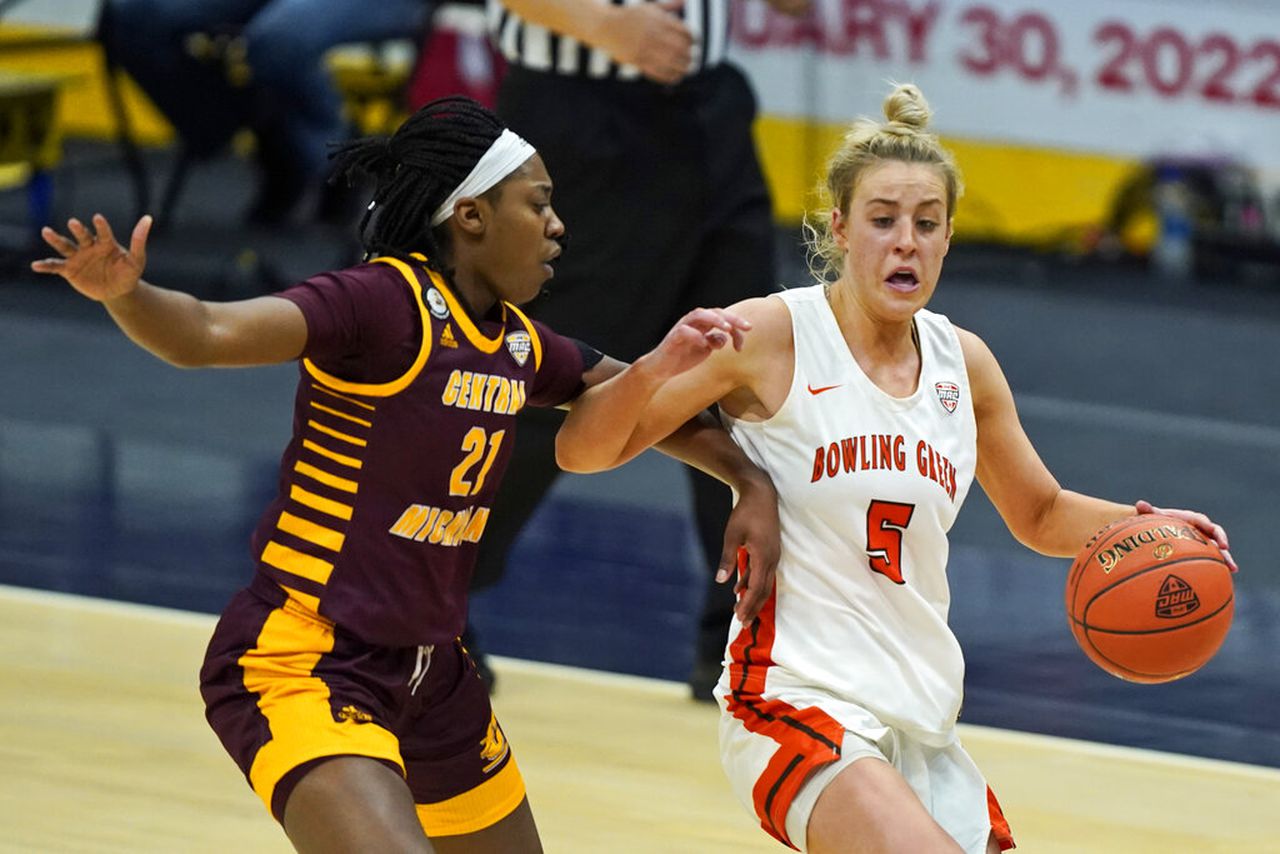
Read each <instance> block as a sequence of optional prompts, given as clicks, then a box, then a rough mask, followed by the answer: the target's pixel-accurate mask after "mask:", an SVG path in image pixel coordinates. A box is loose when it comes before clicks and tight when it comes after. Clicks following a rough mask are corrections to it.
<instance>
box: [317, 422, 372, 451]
mask: <svg viewBox="0 0 1280 854" xmlns="http://www.w3.org/2000/svg"><path fill="white" fill-rule="evenodd" d="M307 426H308V427H310V428H312V429H313V430H319V431H320V432H321V433H324V434H325V435H326V436H332V437H333V438H335V439H341V440H342V441H344V442H350V443H351V444H352V445H359V446H360V447H361V448H363V447H365V446H366V445H368V444H369V443H368V442H366V441H365V440H364V439H361V438H360V437H359V436H352V435H351V434H350V433H343V432H342V431H341V430H334V429H333V428H332V427H326V426H324V425H323V424H321V423H320V422H319V421H308V422H307Z"/></svg>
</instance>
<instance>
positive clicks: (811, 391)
mask: <svg viewBox="0 0 1280 854" xmlns="http://www.w3.org/2000/svg"><path fill="white" fill-rule="evenodd" d="M842 385H844V383H836V384H835V385H824V386H820V387H818V388H814V387H813V386H812V385H811V386H809V394H822V393H823V392H824V391H831V389H833V388H840V386H842Z"/></svg>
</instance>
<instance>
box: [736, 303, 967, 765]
mask: <svg viewBox="0 0 1280 854" xmlns="http://www.w3.org/2000/svg"><path fill="white" fill-rule="evenodd" d="M777 296H778V297H779V298H780V299H782V300H783V302H785V303H786V304H787V307H788V308H789V309H790V312H791V324H792V330H793V332H794V335H795V370H794V376H793V378H792V381H791V389H790V391H789V392H788V394H787V398H786V400H785V401H784V402H783V404H782V406H781V407H780V408H779V409H778V411H777V412H776V413H775V414H774V415H773V417H771V418H769V419H768V420H767V421H763V422H751V421H742V420H738V419H734V418H731V417H729V416H725V422H726V426H727V427H728V430H729V432H730V434H731V435H732V436H733V438H734V440H735V441H736V442H737V443H738V444H739V445H740V446H741V447H742V448H743V449H744V450H745V451H746V453H747V455H748V456H749V457H750V458H751V459H752V460H753V461H754V462H755V463H756V465H758V466H760V467H761V468H762V469H764V470H765V471H767V472H768V473H769V475H770V476H771V477H772V478H773V483H774V485H775V486H776V488H777V490H778V494H779V512H780V517H781V522H782V556H781V560H780V561H779V564H778V570H777V598H776V603H775V604H774V606H773V608H772V609H771V613H766V614H765V615H763V616H762V620H768V619H770V618H771V619H772V620H773V625H772V626H768V625H764V626H756V627H755V628H754V632H755V633H757V635H759V636H760V637H766V636H767V639H768V640H769V641H770V642H771V643H772V649H771V650H770V651H769V652H768V655H767V658H766V662H767V671H766V674H765V678H764V683H763V684H764V689H763V691H762V692H761V694H762V696H765V697H778V698H782V699H784V700H785V699H786V698H787V697H788V696H791V697H795V698H796V699H799V698H800V697H803V696H806V695H808V696H813V694H814V692H815V691H816V692H817V694H818V696H819V697H820V698H822V700H821V701H820V705H821V706H822V708H824V709H826V710H827V711H828V712H829V713H830V714H832V715H833V716H834V717H835V718H836V719H837V720H842V718H841V714H840V711H841V703H840V701H842V700H843V701H847V702H849V703H854V704H857V705H858V706H861V707H864V708H865V709H867V710H869V711H871V712H873V713H874V714H875V715H876V716H877V717H878V718H879V719H880V721H882V722H883V723H885V724H887V725H890V726H894V727H898V728H901V729H903V730H906V731H908V732H910V733H912V734H913V735H915V736H916V737H917V738H919V739H921V740H922V741H924V742H925V743H932V744H937V745H939V746H941V745H942V744H945V743H947V742H949V741H950V740H952V739H953V738H954V736H953V735H952V733H953V731H954V723H955V719H956V715H957V714H958V712H959V709H960V699H961V692H962V682H963V677H964V661H963V659H962V657H961V653H960V646H959V644H958V643H957V641H956V639H955V636H954V635H953V634H952V632H951V629H950V628H949V627H948V625H947V610H948V607H949V605H950V591H949V589H948V585H947V575H946V566H947V552H948V544H947V531H948V530H949V529H950V528H951V525H952V523H953V522H954V521H955V518H956V514H957V512H959V509H960V505H961V503H962V502H963V501H964V498H965V495H966V494H967V493H968V490H969V485H970V484H971V483H972V481H973V476H974V466H975V463H976V459H977V445H976V443H977V431H976V428H975V424H974V417H973V407H972V404H971V398H970V393H969V381H968V374H967V373H966V371H965V364H964V358H963V355H962V354H961V350H960V341H959V338H958V337H957V336H956V332H955V329H954V328H953V327H952V326H951V323H950V321H948V320H947V319H946V318H945V317H943V316H942V315H940V314H934V313H933V312H930V311H926V310H923V309H922V310H920V311H919V312H917V314H916V315H915V325H916V330H917V333H918V336H919V341H920V354H921V371H920V382H919V386H918V387H917V388H916V390H915V393H914V394H912V395H910V396H909V397H905V398H897V397H893V396H891V395H889V394H888V393H886V392H885V391H883V390H881V389H880V388H879V387H878V386H876V385H875V384H874V383H872V382H871V380H870V379H869V378H868V377H867V376H866V374H864V373H863V371H862V369H861V368H860V367H859V366H858V363H857V362H856V361H855V360H854V358H853V355H852V354H851V353H850V352H849V348H848V346H847V345H846V344H845V341H844V338H843V336H842V335H841V332H840V328H839V326H838V325H837V323H836V318H835V315H834V314H833V313H832V311H831V307H830V306H829V305H828V303H827V300H826V298H825V296H824V294H823V289H822V287H821V286H814V287H808V288H798V289H794V290H790V291H786V292H783V293H781V294H778V295H777ZM766 610H767V611H768V610H769V609H766ZM742 628H743V627H742V625H741V624H740V623H738V622H737V621H736V620H735V621H734V624H733V629H732V631H731V635H730V637H731V641H732V640H733V639H734V638H737V637H739V633H740V632H741V631H742ZM748 631H752V630H751V629H749V630H748ZM770 631H772V635H771V636H770V635H769V632H770ZM744 637H745V636H744ZM739 642H740V643H741V641H739ZM762 642H763V641H761V640H759V639H758V638H757V639H755V640H752V643H756V644H758V643H762ZM732 650H733V645H732V644H731V646H730V654H731V655H732ZM757 654H758V652H757ZM730 681H731V678H730V672H729V671H728V670H726V672H725V675H724V676H723V677H722V679H721V685H720V689H721V690H720V691H718V693H719V694H721V695H722V696H723V695H724V694H725V693H726V692H727V691H729V690H732V688H733V686H732V685H730ZM827 698H829V700H830V701H828V700H827ZM845 723H846V728H853V727H852V726H850V725H849V724H850V723H851V722H845Z"/></svg>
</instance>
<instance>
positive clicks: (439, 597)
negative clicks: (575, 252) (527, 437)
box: [253, 258, 583, 646]
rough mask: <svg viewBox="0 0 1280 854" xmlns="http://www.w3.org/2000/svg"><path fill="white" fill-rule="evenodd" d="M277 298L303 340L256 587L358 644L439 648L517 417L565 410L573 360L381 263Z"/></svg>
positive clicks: (452, 633)
mask: <svg viewBox="0 0 1280 854" xmlns="http://www.w3.org/2000/svg"><path fill="white" fill-rule="evenodd" d="M280 296H282V297H285V298H287V299H291V300H292V301H293V302H294V303H295V304H297V305H298V306H299V307H300V308H301V309H302V311H303V314H304V315H305V316H306V317H307V326H308V335H309V337H308V344H307V350H306V351H304V354H303V355H304V358H303V359H302V361H301V364H300V382H299V383H298V392H297V397H296V401H295V408H294V421H293V438H292V440H291V441H290V443H289V446H288V448H287V449H286V450H285V453H284V456H283V459H282V464H281V472H280V492H279V495H278V496H277V497H276V499H275V501H274V502H273V503H272V504H271V506H270V507H269V508H268V509H267V512H266V513H265V514H264V515H263V517H262V519H261V520H260V522H259V523H258V528H257V530H256V532H255V534H254V538H253V551H254V554H255V556H256V557H257V561H258V575H257V577H256V579H255V582H254V585H253V586H254V588H255V589H257V590H259V591H260V592H266V593H268V594H269V595H270V596H271V597H272V598H277V599H281V598H282V597H283V596H287V597H288V598H291V599H293V600H295V601H296V602H297V603H298V604H300V605H302V606H304V607H306V608H307V609H309V610H311V611H313V612H315V613H317V614H319V615H320V616H321V617H323V618H325V619H327V620H331V621H333V622H334V623H336V624H338V625H339V626H341V627H342V628H344V629H345V630H347V631H349V632H351V633H353V634H355V635H356V636H358V637H360V638H362V639H363V640H365V641H367V642H369V643H373V644H379V645H384V646H411V645H418V644H435V643H443V642H448V641H451V640H452V639H454V638H455V637H457V636H458V635H459V634H460V633H461V632H462V630H463V627H464V625H465V623H466V613H467V610H466V609H467V604H466V603H467V589H468V585H469V582H470V578H471V571H472V567H473V564H474V561H475V554H476V548H477V543H478V542H479V540H480V537H481V535H482V534H483V533H484V529H485V525H486V523H487V522H488V519H489V509H490V507H491V506H492V505H493V499H494V495H495V494H496V492H497V490H498V485H499V483H500V482H501V480H502V474H503V471H504V470H505V469H506V466H507V459H508V457H509V456H510V454H511V448H512V445H513V439H514V433H515V424H516V413H517V412H519V411H520V409H521V408H523V407H524V406H527V405H532V406H555V405H558V404H560V403H564V402H565V401H566V400H568V399H570V398H571V397H572V396H573V395H574V394H575V393H576V392H577V390H578V388H579V387H580V384H581V379H582V370H583V362H582V356H581V353H580V351H579V350H578V347H577V345H576V344H575V343H574V342H572V341H570V340H569V339H567V338H564V337H561V336H559V335H556V334H555V333H553V332H551V331H550V330H549V329H547V328H546V327H544V326H542V325H541V324H538V323H535V322H533V321H531V320H529V319H528V318H527V317H526V316H525V315H524V314H523V313H522V312H521V311H520V310H519V309H517V308H516V307H515V306H514V305H511V304H509V303H504V304H501V305H500V306H498V307H496V308H495V309H494V311H493V312H491V313H490V315H489V316H488V317H487V318H486V319H483V320H480V321H475V320H473V319H472V318H471V317H470V316H469V315H468V314H467V311H466V309H465V308H464V307H463V305H462V304H461V303H460V302H459V300H458V299H457V297H455V296H454V294H453V293H452V292H451V291H450V290H449V287H448V286H447V285H446V284H445V282H444V281H443V280H442V278H441V277H440V276H438V275H437V274H436V273H434V272H432V271H430V270H428V269H427V268H426V266H425V265H422V264H410V263H406V262H404V261H401V260H398V259H394V258H379V259H376V260H375V261H374V262H373V263H369V264H364V265H361V266H358V267H353V268H351V269H350V270H343V271H339V272H336V273H328V274H324V275H323V276H318V277H315V278H314V279H311V280H309V281H308V282H306V283H304V285H302V286H298V287H295V288H292V289H290V290H289V291H285V292H284V293H282V294H281V295H280ZM334 306H337V307H338V308H337V309H335V308H334ZM347 309H350V311H347ZM415 315H416V316H415ZM322 365H323V367H322ZM406 365H407V368H406V367H405V366H406ZM338 372H341V373H342V374H343V375H342V376H339V375H337V373H338ZM353 377H354V379H353ZM268 582H269V583H268Z"/></svg>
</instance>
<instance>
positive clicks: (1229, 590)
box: [1066, 514, 1235, 683]
mask: <svg viewBox="0 0 1280 854" xmlns="http://www.w3.org/2000/svg"><path fill="white" fill-rule="evenodd" d="M1066 605H1067V619H1068V621H1069V622H1070V624H1071V633H1072V634H1073V635H1075V639H1076V642H1077V643H1079V644H1080V648H1081V649H1083V650H1084V652H1085V654H1086V655H1087V656H1089V658H1090V659H1091V660H1092V661H1093V663H1094V664H1096V665H1098V666H1099V667H1101V668H1102V669H1103V670H1105V671H1107V672H1108V673H1110V674H1112V675H1113V676H1118V677H1120V678H1121V679H1126V680H1128V681H1130V682H1146V683H1156V682H1171V681H1173V680H1174V679H1181V678H1182V677H1183V676H1187V675H1189V674H1191V673H1194V672H1196V671H1197V670H1199V669H1200V667H1202V666H1203V665H1204V663H1205V662H1207V661H1208V660H1209V659H1210V658H1212V657H1213V655H1214V653H1216V652H1217V651H1218V647H1220V646H1222V641H1223V640H1224V639H1225V638H1226V636H1227V630H1228V629H1230V628H1231V618H1232V615H1233V613H1234V612H1235V596H1234V590H1233V587H1232V581H1231V571H1230V569H1229V568H1228V567H1227V563H1226V561H1225V560H1224V559H1223V557H1222V552H1221V551H1219V550H1218V547H1217V545H1216V544H1215V543H1214V542H1213V541H1212V540H1210V539H1209V538H1208V537H1206V536H1205V535H1204V534H1203V533H1201V532H1200V530H1199V529H1197V528H1196V527H1195V526H1194V525H1192V524H1190V523H1189V522H1184V521H1182V520H1181V519H1175V518H1172V517H1170V516H1159V515H1155V514H1143V515H1139V516H1131V517H1129V518H1126V519H1121V520H1119V521H1117V522H1113V523H1111V524H1110V525H1108V526H1106V527H1105V528H1103V529H1102V530H1101V531H1099V532H1098V533H1096V534H1094V535H1093V537H1092V538H1090V540H1089V542H1087V543H1085V545H1084V548H1082V549H1081V550H1080V552H1079V554H1077V555H1076V558H1075V560H1074V561H1073V562H1072V564H1071V572H1070V573H1069V574H1068V575H1067V590H1066Z"/></svg>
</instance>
